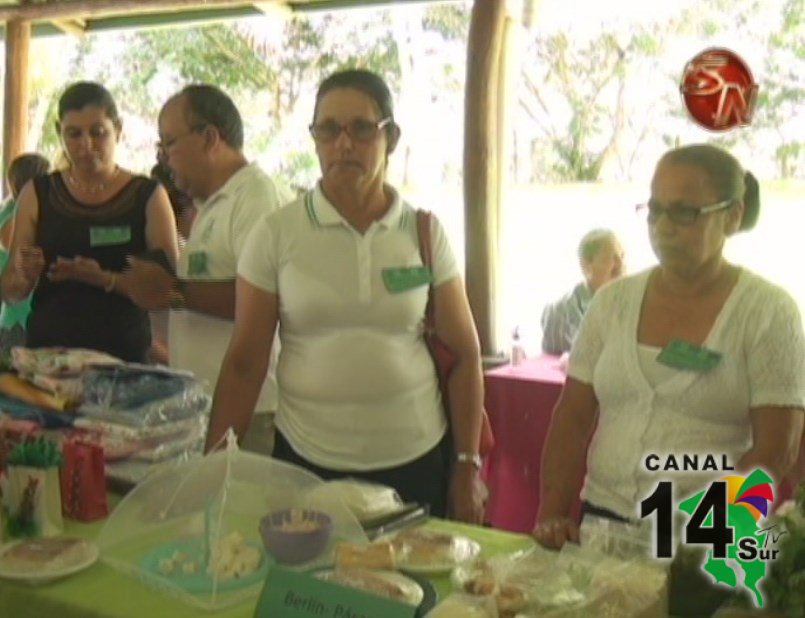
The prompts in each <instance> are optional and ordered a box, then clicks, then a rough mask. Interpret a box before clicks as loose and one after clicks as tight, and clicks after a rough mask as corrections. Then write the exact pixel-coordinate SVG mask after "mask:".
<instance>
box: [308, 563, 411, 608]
mask: <svg viewBox="0 0 805 618" xmlns="http://www.w3.org/2000/svg"><path fill="white" fill-rule="evenodd" d="M349 573H360V574H361V575H362V576H367V575H368V576H370V577H374V578H377V579H379V580H381V581H383V582H386V583H389V584H394V585H396V586H398V587H399V588H400V591H401V592H402V597H393V600H395V601H401V602H403V603H407V604H408V605H413V606H414V607H418V606H419V604H420V603H422V600H423V599H424V598H425V591H424V590H423V589H422V586H420V585H419V584H418V583H417V582H415V581H414V580H413V579H411V578H410V577H406V576H405V575H403V574H402V573H395V572H394V571H375V570H369V569H343V570H341V571H334V570H327V571H319V572H317V573H316V577H317V578H318V579H321V580H324V581H329V582H332V583H334V584H341V585H344V586H349V587H352V588H357V589H359V590H364V591H366V592H370V593H374V594H377V595H378V596H385V597H386V598H392V597H391V596H389V595H385V594H383V593H382V592H378V591H376V590H372V589H371V588H370V587H366V588H364V587H363V586H361V585H360V584H359V583H358V582H357V581H355V580H352V581H350V580H349V577H350V576H349V575H348V574H349ZM342 577H346V578H347V579H342Z"/></svg>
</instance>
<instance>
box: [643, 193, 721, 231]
mask: <svg viewBox="0 0 805 618" xmlns="http://www.w3.org/2000/svg"><path fill="white" fill-rule="evenodd" d="M733 203H735V198H730V199H728V200H724V201H722V202H716V203H715V204H708V205H707V206H702V207H701V208H700V207H698V206H670V207H669V206H660V205H659V204H657V203H656V202H652V201H649V202H647V203H646V204H637V206H635V211H636V212H638V213H643V212H645V213H646V215H647V217H646V218H647V219H648V222H649V224H652V225H653V224H655V223H657V221H659V220H660V217H661V216H662V215H663V214H665V215H668V218H669V219H670V220H671V221H672V222H673V223H675V224H677V225H693V224H694V223H696V221H697V220H698V219H699V217H701V216H702V215H708V214H710V213H713V212H718V211H719V210H726V209H727V208H729V207H731V206H732V205H733Z"/></svg>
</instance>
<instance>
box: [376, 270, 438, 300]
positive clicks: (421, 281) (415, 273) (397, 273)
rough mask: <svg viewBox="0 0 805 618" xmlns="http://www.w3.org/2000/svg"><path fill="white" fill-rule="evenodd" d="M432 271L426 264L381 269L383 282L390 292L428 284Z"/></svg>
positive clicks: (431, 278) (430, 280)
mask: <svg viewBox="0 0 805 618" xmlns="http://www.w3.org/2000/svg"><path fill="white" fill-rule="evenodd" d="M432 281H433V273H432V272H431V270H430V268H429V267H428V266H400V267H397V268H384V269H383V283H384V284H385V286H386V289H387V290H388V291H389V292H391V293H392V294H397V293H399V292H405V291H406V290H413V289H414V288H418V287H420V286H423V285H430V283H431V282H432Z"/></svg>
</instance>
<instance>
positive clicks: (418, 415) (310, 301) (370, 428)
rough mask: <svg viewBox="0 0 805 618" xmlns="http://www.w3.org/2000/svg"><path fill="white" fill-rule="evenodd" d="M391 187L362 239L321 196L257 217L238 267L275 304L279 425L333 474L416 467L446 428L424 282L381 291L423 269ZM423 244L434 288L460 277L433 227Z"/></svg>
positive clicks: (407, 209) (412, 221)
mask: <svg viewBox="0 0 805 618" xmlns="http://www.w3.org/2000/svg"><path fill="white" fill-rule="evenodd" d="M389 189H390V190H391V191H392V192H393V196H394V198H393V203H392V205H391V207H390V208H389V211H388V212H387V213H386V215H385V216H384V217H383V218H382V219H380V220H379V221H376V222H374V223H372V225H371V226H370V227H369V229H368V230H366V232H365V233H364V234H360V233H358V232H357V231H355V229H354V228H352V226H350V225H349V224H348V223H347V222H346V220H344V219H343V217H341V215H340V214H339V213H338V211H337V210H336V209H335V208H334V207H333V206H332V204H330V203H329V202H328V201H327V199H326V198H325V197H324V195H323V193H322V192H321V189H320V188H319V187H317V188H316V189H315V190H314V191H312V192H310V193H308V194H307V195H306V196H304V197H302V198H300V199H298V200H297V201H296V202H294V203H293V204H290V205H288V206H287V207H285V208H283V209H282V210H280V211H278V212H275V213H272V214H271V215H269V216H267V217H265V218H264V219H263V220H262V221H261V222H260V223H259V224H258V225H257V226H256V227H255V229H254V231H253V232H252V234H251V236H250V237H249V240H248V242H247V245H246V248H245V249H244V251H243V255H242V256H241V260H240V262H239V265H238V274H239V276H241V277H243V278H244V279H245V280H246V281H248V282H249V283H251V284H252V285H254V286H256V287H258V288H260V289H262V290H265V291H266V292H270V293H272V294H277V295H278V296H279V316H280V320H279V321H280V324H279V339H280V341H281V343H282V346H281V349H280V353H279V363H278V365H277V380H278V382H279V387H280V389H279V390H280V396H279V407H278V412H277V418H276V424H277V427H278V428H279V430H280V431H281V432H282V434H283V435H284V436H285V438H286V439H287V440H288V442H289V443H290V444H291V446H292V447H293V448H294V450H295V451H297V452H298V453H299V454H300V455H302V456H303V457H304V458H306V459H308V460H309V461H311V462H313V463H315V464H317V465H319V466H323V467H327V468H331V469H336V470H373V469H381V468H387V467H392V466H398V465H401V464H404V463H407V462H410V461H413V460H414V459H417V458H418V457H420V456H422V455H424V454H425V453H426V452H428V451H429V450H430V449H432V448H433V447H434V446H436V445H437V444H438V443H439V441H440V440H441V438H442V436H443V435H444V432H445V430H446V427H447V423H446V419H445V415H444V412H443V411H442V406H441V397H440V395H439V386H438V381H437V377H436V372H435V368H434V365H433V361H432V359H431V357H430V355H429V353H428V350H427V348H426V346H425V343H424V340H423V338H422V332H423V318H424V314H425V304H426V301H427V295H428V284H427V282H426V281H420V280H417V279H416V278H414V279H409V280H407V281H404V282H403V283H402V284H401V285H399V284H398V285H396V286H393V287H396V289H395V290H394V291H391V290H390V289H388V287H387V285H386V283H384V275H383V271H384V269H400V268H402V269H407V270H404V271H403V272H404V273H406V272H407V273H415V272H416V271H415V270H414V267H421V266H422V260H421V259H420V255H419V245H418V240H417V232H416V210H415V209H414V208H413V207H411V206H410V205H409V204H407V203H406V202H404V201H403V200H402V199H401V198H400V196H399V194H398V193H397V192H396V191H394V190H393V189H391V188H390V187H389ZM431 235H432V240H431V242H432V245H433V247H432V253H433V278H434V284H435V285H437V286H438V285H441V284H443V283H445V282H446V281H448V280H450V279H452V278H454V277H457V276H458V269H457V267H456V262H455V258H454V257H453V253H452V251H451V250H450V247H449V245H448V242H447V238H446V237H445V234H444V230H443V229H442V226H441V224H440V223H439V222H438V221H437V220H436V219H435V218H433V225H432V230H431ZM396 272H397V273H399V272H401V271H399V270H398V271H396ZM387 274H388V273H387Z"/></svg>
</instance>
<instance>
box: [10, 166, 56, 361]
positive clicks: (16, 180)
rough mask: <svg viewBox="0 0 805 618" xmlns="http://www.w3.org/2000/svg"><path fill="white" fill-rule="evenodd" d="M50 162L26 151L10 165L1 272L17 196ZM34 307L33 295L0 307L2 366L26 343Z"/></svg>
mask: <svg viewBox="0 0 805 618" xmlns="http://www.w3.org/2000/svg"><path fill="white" fill-rule="evenodd" d="M49 170H50V162H49V161H48V160H47V159H46V158H45V157H43V156H42V155H39V154H34V153H27V154H23V155H20V156H18V157H17V158H16V159H14V160H13V161H12V162H11V163H10V164H9V166H8V172H7V174H6V183H7V185H8V190H9V192H10V193H11V197H10V198H8V200H6V201H5V203H4V204H3V206H2V207H0V272H2V271H3V270H4V269H5V267H6V264H8V247H9V245H10V244H11V232H12V230H13V227H14V225H13V220H14V213H15V212H17V196H18V195H19V194H20V191H22V188H23V187H24V186H25V185H26V184H27V183H28V181H29V180H31V179H33V178H36V177H38V176H45V175H46V174H47V173H48V171H49ZM30 311H31V297H30V296H29V297H27V298H25V299H24V300H22V301H20V302H18V303H3V308H2V311H0V366H7V364H8V361H9V354H10V353H11V348H12V347H14V346H16V345H23V344H24V343H25V324H26V322H27V321H28V313H30Z"/></svg>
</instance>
